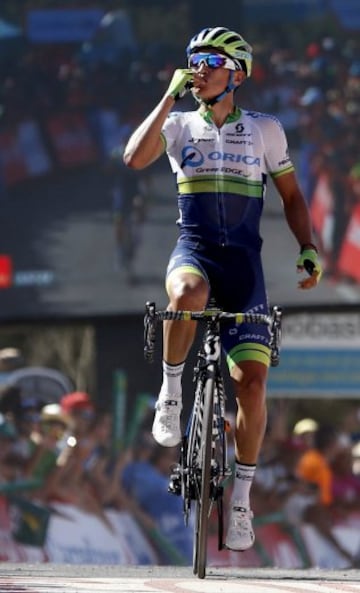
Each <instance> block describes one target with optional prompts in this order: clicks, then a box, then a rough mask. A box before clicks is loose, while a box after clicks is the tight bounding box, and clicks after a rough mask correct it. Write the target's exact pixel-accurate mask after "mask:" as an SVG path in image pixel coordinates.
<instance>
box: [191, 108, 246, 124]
mask: <svg viewBox="0 0 360 593" xmlns="http://www.w3.org/2000/svg"><path fill="white" fill-rule="evenodd" d="M199 113H200V115H201V117H203V118H204V120H205V121H206V122H207V123H208V124H211V123H212V122H213V118H212V110H211V109H207V108H206V107H205V108H204V106H203V105H202V106H201V107H200V109H199ZM240 116H241V109H240V107H238V106H237V105H235V106H234V110H233V112H232V113H229V115H228V116H227V118H226V120H225V122H224V123H225V124H231V123H232V122H234V121H237V120H238V119H240Z"/></svg>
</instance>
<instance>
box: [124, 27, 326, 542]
mask: <svg viewBox="0 0 360 593" xmlns="http://www.w3.org/2000/svg"><path fill="white" fill-rule="evenodd" d="M186 53H187V68H180V69H177V70H175V72H174V74H173V77H172V80H171V82H170V85H169V87H168V89H167V91H166V92H165V94H164V96H163V97H162V98H161V99H160V101H159V103H158V104H157V105H156V107H155V108H154V109H153V111H152V112H151V113H150V114H149V115H148V116H147V117H146V119H145V120H144V121H143V122H142V123H141V124H140V126H139V127H138V128H137V129H136V130H135V132H134V133H133V134H132V136H131V137H130V139H129V141H128V144H127V146H126V148H125V152H124V161H125V163H126V164H127V165H128V166H129V167H132V168H135V169H142V168H144V167H146V166H148V165H150V164H151V163H152V162H154V161H155V160H156V159H157V158H159V157H160V155H162V154H163V153H164V152H165V151H166V153H167V155H168V158H169V161H170V165H171V169H172V171H173V173H174V175H175V177H176V181H177V191H178V206H179V212H180V215H179V219H178V221H177V224H178V226H179V238H178V241H177V243H176V246H175V248H174V251H173V253H172V254H171V255H170V259H169V265H168V268H167V274H166V290H167V294H168V297H169V305H168V307H169V309H171V310H179V309H192V310H201V309H203V308H205V307H206V305H207V303H208V300H209V295H210V291H211V294H212V296H214V297H215V299H216V302H217V305H218V306H219V307H221V308H222V309H224V310H227V311H232V312H235V311H244V312H245V311H246V312H257V313H267V312H268V310H269V309H268V299H267V294H266V289H265V284H264V275H263V269H262V261H261V248H262V238H261V236H260V233H259V227H260V219H261V214H262V211H263V204H264V198H265V189H266V181H267V179H268V177H271V178H272V180H273V182H274V184H275V186H276V188H277V190H278V192H279V194H280V196H281V199H282V202H283V207H284V213H285V219H286V221H287V224H288V226H289V228H290V230H291V231H292V233H293V235H294V237H295V239H296V241H297V243H298V245H299V254H298V255H297V256H296V259H295V265H296V267H297V269H298V271H300V272H303V271H304V272H305V277H304V276H302V277H301V280H300V281H299V288H300V289H310V288H312V287H314V286H316V284H317V283H318V282H319V280H320V277H321V273H322V269H321V264H320V261H319V258H318V254H317V249H316V246H315V245H314V243H313V237H312V228H311V222H310V216H309V212H308V209H307V206H306V202H305V200H304V197H303V195H302V192H301V190H300V188H299V185H298V182H297V179H296V175H295V171H294V166H293V164H292V162H291V159H290V157H289V153H288V146H287V140H286V137H285V133H284V130H283V127H282V125H281V123H280V122H279V121H278V120H277V119H276V118H275V117H274V116H272V115H268V114H264V113H259V112H255V111H249V110H244V109H241V108H240V107H239V106H238V105H236V104H235V103H234V92H235V91H236V90H237V89H238V88H239V87H240V86H241V84H242V83H243V82H244V81H245V80H246V78H247V77H249V76H250V74H251V65H252V48H251V46H250V45H249V44H248V43H247V42H246V41H245V40H244V39H243V37H242V36H241V35H239V34H238V33H236V32H234V31H230V30H229V29H226V28H224V27H212V28H205V29H203V30H202V31H200V32H199V33H198V34H196V35H195V36H194V37H193V38H192V39H191V40H190V42H189V44H188V47H187V50H186ZM188 92H191V93H192V95H193V97H194V99H195V100H196V103H197V108H196V109H195V110H193V111H185V112H184V111H177V110H174V109H173V108H174V105H175V103H176V102H177V101H178V100H180V99H181V98H182V97H183V96H184V95H185V94H186V93H188ZM195 331H196V327H195V322H194V323H193V322H179V321H168V322H166V323H165V324H164V341H163V342H164V343H163V383H162V386H161V389H160V394H159V397H158V400H157V403H156V412H155V418H154V424H153V436H154V438H155V440H156V441H157V442H158V443H160V444H162V445H164V446H168V447H172V446H175V445H177V444H179V442H180V440H181V430H180V413H181V408H182V373H183V368H184V364H185V361H186V358H187V355H188V353H189V350H190V347H191V345H192V343H193V340H194V336H195ZM221 338H222V346H223V349H224V353H225V356H226V360H227V363H228V367H229V372H230V375H231V378H232V382H233V386H234V394H235V397H236V401H237V406H238V412H237V418H236V430H235V458H236V459H235V476H234V486H233V492H232V497H231V505H230V509H229V513H228V515H229V517H228V530H227V535H226V542H225V543H226V546H227V547H228V548H230V549H233V550H239V551H240V550H246V549H248V548H250V547H251V546H252V545H253V543H254V531H253V528H252V522H251V520H252V516H253V515H252V511H251V507H250V488H251V484H252V481H253V478H254V473H255V469H256V463H257V459H258V455H259V451H260V448H261V445H262V440H263V435H264V431H265V426H266V415H267V409H266V381H267V374H268V367H269V354H270V349H269V333H268V330H267V329H266V328H264V329H260V327H259V326H252V325H241V326H239V327H236V326H233V325H231V326H229V325H226V326H225V327H224V328H223V331H222V336H221Z"/></svg>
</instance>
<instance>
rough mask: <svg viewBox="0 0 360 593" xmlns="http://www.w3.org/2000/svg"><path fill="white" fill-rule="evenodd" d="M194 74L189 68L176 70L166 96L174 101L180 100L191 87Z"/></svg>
mask: <svg viewBox="0 0 360 593" xmlns="http://www.w3.org/2000/svg"><path fill="white" fill-rule="evenodd" d="M193 78H194V73H193V71H192V70H190V69H189V68H178V69H177V70H175V72H174V74H173V77H172V79H171V82H170V84H169V88H168V90H167V94H168V95H170V96H171V97H172V98H173V99H175V101H177V100H178V99H182V97H183V96H184V95H186V93H188V92H189V90H190V89H191V87H192V83H193Z"/></svg>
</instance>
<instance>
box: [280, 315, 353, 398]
mask: <svg viewBox="0 0 360 593" xmlns="http://www.w3.org/2000/svg"><path fill="white" fill-rule="evenodd" d="M359 355H360V314H358V313H344V314H335V313H334V314H330V313H329V314H315V313H313V314H310V313H304V314H301V315H291V316H288V317H285V318H284V327H283V340H282V348H281V356H280V365H279V366H278V367H276V368H273V369H270V375H269V377H270V380H269V394H270V395H272V396H273V397H276V396H281V397H284V396H286V397H326V398H328V397H334V398H335V397H336V398H337V397H346V396H347V397H350V398H353V397H356V398H357V397H360V389H359V385H360V367H359Z"/></svg>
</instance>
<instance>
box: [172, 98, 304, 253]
mask: <svg viewBox="0 0 360 593" xmlns="http://www.w3.org/2000/svg"><path fill="white" fill-rule="evenodd" d="M162 135H163V138H164V140H165V144H166V152H167V154H168V157H169V160H170V164H171V168H172V171H173V172H174V174H175V175H176V183H177V188H178V205H179V212H180V218H179V220H178V224H179V226H180V233H181V236H186V237H189V238H193V239H200V240H202V241H203V240H205V241H206V242H208V243H213V244H216V245H222V246H226V245H229V246H242V247H250V248H253V249H257V250H260V249H261V244H262V240H261V237H260V232H259V225H260V218H261V213H262V210H263V203H264V197H265V189H266V179H267V175H268V174H269V175H271V176H272V177H276V176H279V175H282V174H284V173H288V172H289V171H293V165H292V163H291V161H290V158H289V154H288V147H287V141H286V137H285V134H284V131H283V128H282V125H281V124H280V122H279V120H277V119H276V118H275V117H273V116H270V115H266V114H263V113H258V112H253V111H241V110H240V109H238V108H236V110H235V112H234V113H233V114H232V115H231V116H229V117H228V119H227V121H226V122H225V123H224V125H223V126H222V127H221V128H220V129H219V128H217V126H216V125H215V124H214V123H213V121H212V119H211V114H210V112H205V113H202V112H201V111H200V110H198V111H190V112H184V113H181V112H173V113H171V114H170V115H169V117H168V118H167V120H166V122H165V125H164V127H163V130H162Z"/></svg>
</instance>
